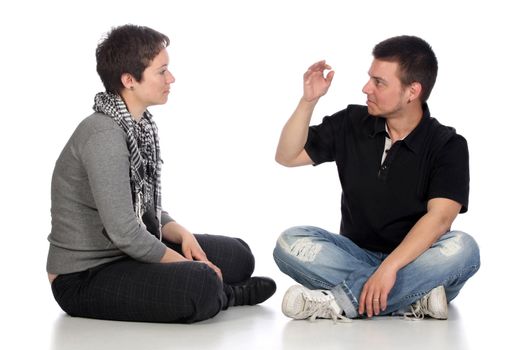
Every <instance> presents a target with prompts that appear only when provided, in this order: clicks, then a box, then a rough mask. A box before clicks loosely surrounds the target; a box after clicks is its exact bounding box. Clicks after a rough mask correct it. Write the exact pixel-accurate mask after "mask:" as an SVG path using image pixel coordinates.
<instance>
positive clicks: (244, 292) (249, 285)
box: [230, 277, 277, 306]
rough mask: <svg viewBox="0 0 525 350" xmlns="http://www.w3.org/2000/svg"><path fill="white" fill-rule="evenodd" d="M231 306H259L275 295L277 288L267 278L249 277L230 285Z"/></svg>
mask: <svg viewBox="0 0 525 350" xmlns="http://www.w3.org/2000/svg"><path fill="white" fill-rule="evenodd" d="M231 287H232V290H233V295H232V299H233V300H232V304H230V305H232V306H240V305H255V304H260V303H262V302H263V301H265V300H266V299H268V298H269V297H271V296H272V295H273V293H275V290H276V289H277V286H276V285H275V282H274V281H273V280H272V279H271V278H268V277H250V278H249V279H248V280H247V281H245V282H242V283H239V284H235V285H232V286H231Z"/></svg>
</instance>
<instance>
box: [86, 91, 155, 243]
mask: <svg viewBox="0 0 525 350" xmlns="http://www.w3.org/2000/svg"><path fill="white" fill-rule="evenodd" d="M93 109H94V110H95V112H99V113H103V114H105V115H107V116H109V117H111V118H112V119H113V120H114V121H115V122H116V123H117V124H118V126H120V127H121V128H122V130H124V132H125V133H126V135H127V138H126V140H127V145H128V149H129V153H130V177H131V191H132V194H133V205H134V210H135V215H136V216H137V220H138V222H139V223H140V224H141V225H144V223H143V221H142V216H143V215H144V213H145V212H146V210H147V209H148V208H150V207H151V205H152V204H154V207H155V209H156V214H157V219H158V221H159V225H160V220H161V210H162V206H161V195H160V171H161V166H162V159H161V158H160V147H159V136H158V131H157V125H156V124H155V122H154V121H153V119H152V117H153V116H152V115H151V113H150V112H149V111H148V110H146V111H145V112H144V115H143V116H142V118H141V119H140V121H138V122H136V121H134V120H133V118H132V117H131V114H130V113H129V111H128V109H127V107H126V104H125V103H124V101H123V100H122V98H121V97H120V96H118V95H115V94H112V93H106V92H100V93H98V94H97V95H96V96H95V105H94V106H93ZM160 235H161V231H160V227H159V236H160ZM159 238H160V237H159Z"/></svg>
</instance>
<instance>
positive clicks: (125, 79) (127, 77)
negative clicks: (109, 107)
mask: <svg viewBox="0 0 525 350" xmlns="http://www.w3.org/2000/svg"><path fill="white" fill-rule="evenodd" d="M120 81H121V82H122V85H124V88H125V89H130V90H133V85H134V84H135V79H134V78H133V76H132V75H131V74H129V73H123V74H122V75H121V76H120Z"/></svg>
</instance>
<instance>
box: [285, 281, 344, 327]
mask: <svg viewBox="0 0 525 350" xmlns="http://www.w3.org/2000/svg"><path fill="white" fill-rule="evenodd" d="M282 310H283V314H285V315H286V316H288V317H290V318H294V319H296V320H304V319H307V318H309V319H310V321H314V320H315V319H316V318H328V319H332V320H334V322H337V321H338V320H339V321H343V322H351V320H350V319H349V318H346V317H344V316H343V315H342V313H343V310H342V309H341V307H339V305H337V303H336V301H335V299H334V295H333V294H332V293H331V292H330V291H327V290H310V289H308V288H306V287H303V286H300V285H296V286H291V287H290V288H288V290H287V291H286V293H285V294H284V297H283V303H282Z"/></svg>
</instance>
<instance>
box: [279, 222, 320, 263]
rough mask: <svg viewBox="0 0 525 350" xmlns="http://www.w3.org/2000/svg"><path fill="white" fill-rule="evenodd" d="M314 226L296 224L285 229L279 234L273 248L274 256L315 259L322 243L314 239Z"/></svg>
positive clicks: (303, 259) (306, 260)
mask: <svg viewBox="0 0 525 350" xmlns="http://www.w3.org/2000/svg"><path fill="white" fill-rule="evenodd" d="M313 231H314V228H313V227H310V226H296V227H292V228H289V229H287V230H286V231H284V232H283V233H281V235H280V236H279V238H278V240H277V245H276V247H275V250H274V258H276V259H279V258H280V259H282V258H283V255H284V256H292V257H295V258H296V259H298V260H300V261H304V262H311V261H313V260H315V258H316V257H317V255H318V254H319V252H320V251H321V249H322V244H321V243H320V242H319V241H318V240H315V239H314V235H315V234H313V233H314V232H313Z"/></svg>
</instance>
